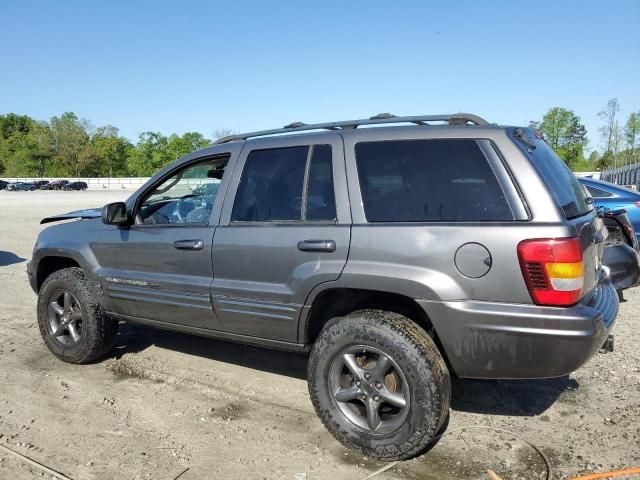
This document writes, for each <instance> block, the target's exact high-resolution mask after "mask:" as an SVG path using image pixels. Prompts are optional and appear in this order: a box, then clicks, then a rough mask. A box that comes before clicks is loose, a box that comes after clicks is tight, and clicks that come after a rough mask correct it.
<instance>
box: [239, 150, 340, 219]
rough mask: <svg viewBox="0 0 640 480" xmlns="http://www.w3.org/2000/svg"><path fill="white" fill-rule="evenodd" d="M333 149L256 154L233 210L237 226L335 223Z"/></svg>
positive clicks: (244, 174) (246, 167) (246, 168)
mask: <svg viewBox="0 0 640 480" xmlns="http://www.w3.org/2000/svg"><path fill="white" fill-rule="evenodd" d="M335 219H336V203H335V195H334V191H333V170H332V163H331V146H330V145H311V146H309V145H304V146H300V147H286V148H271V149H265V150H253V151H252V152H250V153H249V155H248V156H247V160H246V162H245V165H244V170H243V171H242V178H241V180H240V185H239V186H238V192H237V194H236V199H235V202H234V206H233V212H232V215H231V220H232V221H236V222H278V221H335Z"/></svg>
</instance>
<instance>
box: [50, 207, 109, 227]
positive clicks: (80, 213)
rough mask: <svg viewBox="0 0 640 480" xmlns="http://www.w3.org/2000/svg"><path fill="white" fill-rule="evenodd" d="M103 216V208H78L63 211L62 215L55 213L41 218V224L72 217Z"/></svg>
mask: <svg viewBox="0 0 640 480" xmlns="http://www.w3.org/2000/svg"><path fill="white" fill-rule="evenodd" d="M101 216H102V209H101V208H88V209H86V210H76V211H75V212H69V213H63V214H61V215H53V216H51V217H46V218H43V219H42V220H40V224H41V225H42V224H43V223H51V222H59V221H61V220H71V219H72V218H81V219H83V220H86V219H90V218H100V217H101Z"/></svg>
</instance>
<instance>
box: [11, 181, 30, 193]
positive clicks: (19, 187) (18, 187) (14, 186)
mask: <svg viewBox="0 0 640 480" xmlns="http://www.w3.org/2000/svg"><path fill="white" fill-rule="evenodd" d="M36 188H37V187H36V184H35V183H33V182H15V183H10V184H9V185H7V190H9V191H10V192H31V191H33V190H35V189H36Z"/></svg>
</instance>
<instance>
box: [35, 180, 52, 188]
mask: <svg viewBox="0 0 640 480" xmlns="http://www.w3.org/2000/svg"><path fill="white" fill-rule="evenodd" d="M33 183H34V184H35V186H36V189H38V190H44V188H43V187H46V186H47V185H49V180H36V181H35V182H33Z"/></svg>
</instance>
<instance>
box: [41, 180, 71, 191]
mask: <svg viewBox="0 0 640 480" xmlns="http://www.w3.org/2000/svg"><path fill="white" fill-rule="evenodd" d="M67 183H69V180H53V181H51V182H49V183H48V184H47V185H46V186H45V187H46V188H43V190H62V188H63V187H64V186H65V185H66V184H67Z"/></svg>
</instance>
